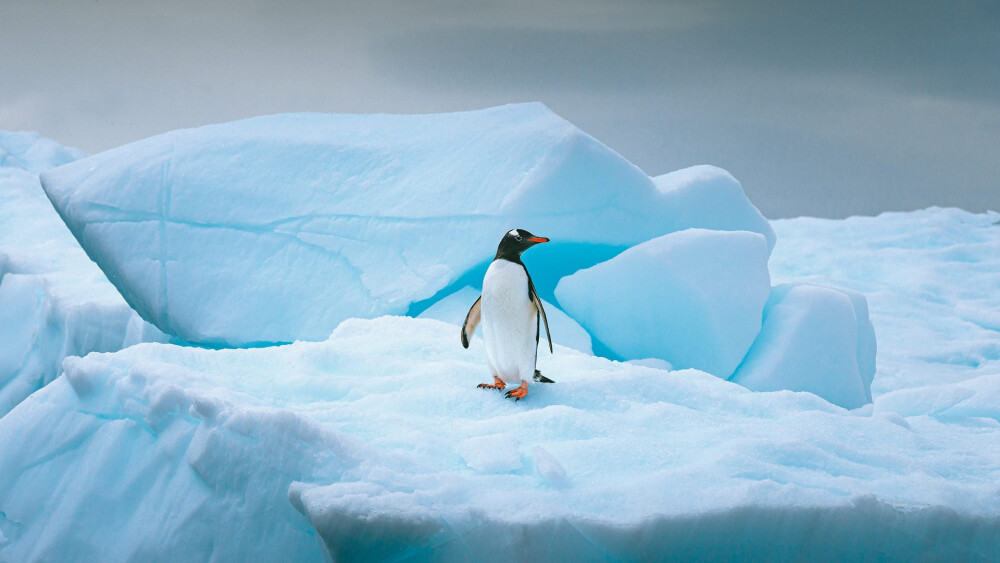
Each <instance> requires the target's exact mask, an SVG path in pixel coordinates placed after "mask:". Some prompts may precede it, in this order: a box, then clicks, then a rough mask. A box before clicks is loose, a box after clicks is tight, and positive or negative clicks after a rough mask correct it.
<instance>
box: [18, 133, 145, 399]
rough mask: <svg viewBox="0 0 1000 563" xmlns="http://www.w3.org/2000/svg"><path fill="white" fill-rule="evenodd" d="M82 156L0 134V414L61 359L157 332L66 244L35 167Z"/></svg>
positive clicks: (69, 239)
mask: <svg viewBox="0 0 1000 563" xmlns="http://www.w3.org/2000/svg"><path fill="white" fill-rule="evenodd" d="M80 156H82V153H80V152H79V151H76V150H73V149H67V148H63V147H61V146H59V145H58V144H56V143H55V142H53V141H51V140H49V139H44V138H42V137H39V136H38V135H37V134H34V133H10V132H0V343H2V344H0V416H2V415H3V414H5V413H6V412H7V411H9V410H10V409H12V408H13V407H14V406H15V405H17V404H18V403H20V402H21V401H22V400H23V399H24V398H25V397H27V396H28V395H30V394H31V393H32V392H34V391H35V390H37V389H40V388H41V387H42V386H44V385H45V384H46V383H48V382H50V381H52V380H53V379H55V378H56V377H57V376H58V375H59V373H60V371H61V368H60V365H61V364H62V359H63V358H64V357H66V356H82V355H85V354H87V353H88V352H92V351H100V352H106V351H113V350H118V349H119V348H122V347H123V346H127V345H129V344H133V343H136V342H141V341H148V340H161V339H163V335H162V334H161V333H160V332H159V331H158V330H156V329H155V328H154V327H152V326H151V325H149V324H147V323H145V322H143V321H142V319H140V318H139V317H138V315H136V314H135V313H134V312H133V311H132V309H130V308H129V307H128V305H126V303H125V301H124V300H123V299H122V298H121V296H120V295H119V294H118V292H117V291H115V288H114V287H113V286H112V285H111V284H110V283H109V282H108V280H107V278H106V277H105V276H104V274H103V273H102V272H101V270H100V269H98V267H97V266H96V265H95V264H94V263H93V262H91V261H90V260H89V259H88V258H87V256H86V254H85V253H84V252H83V250H82V249H81V248H80V246H79V245H78V244H77V243H76V241H75V240H74V239H73V236H72V235H71V234H70V232H69V230H67V229H66V225H65V224H63V222H62V221H61V220H60V219H59V215H58V214H57V213H56V212H55V210H54V209H53V208H52V205H51V204H50V203H49V201H48V199H46V197H45V193H44V192H43V191H42V187H41V186H40V185H39V183H38V170H41V169H45V168H48V167H50V166H58V165H60V164H64V163H66V162H68V161H70V160H73V159H75V158H79V157H80Z"/></svg>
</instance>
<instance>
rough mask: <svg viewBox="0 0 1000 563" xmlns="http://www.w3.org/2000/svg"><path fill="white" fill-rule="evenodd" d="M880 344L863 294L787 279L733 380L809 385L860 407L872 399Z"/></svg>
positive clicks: (774, 386) (763, 385) (764, 387)
mask: <svg viewBox="0 0 1000 563" xmlns="http://www.w3.org/2000/svg"><path fill="white" fill-rule="evenodd" d="M875 348H876V344H875V329H874V328H873V327H872V324H871V321H870V320H869V319H868V305H867V301H866V300H865V297H864V296H863V295H861V294H860V293H858V292H856V291H850V290H844V289H834V288H830V287H821V286H815V285H810V284H786V285H781V286H778V287H776V288H774V289H773V290H772V292H771V297H770V298H769V299H768V301H767V304H766V305H765V307H764V325H763V328H762V329H761V331H760V334H759V335H758V336H757V339H756V340H755V341H754V343H753V347H752V348H751V349H750V352H749V353H748V354H747V356H746V358H745V359H744V360H743V363H742V364H741V365H740V367H739V369H737V370H736V373H734V374H733V376H732V377H731V380H732V381H734V382H736V383H739V384H740V385H742V386H744V387H746V388H748V389H753V390H754V391H779V390H781V389H789V390H792V391H809V392H810V393H815V394H816V395H819V396H820V397H823V398H824V399H826V400H828V401H830V402H831V403H834V404H837V405H840V406H842V407H846V408H857V407H860V406H862V405H864V404H867V403H870V402H871V400H872V398H871V392H870V387H871V382H872V379H873V378H874V376H875Z"/></svg>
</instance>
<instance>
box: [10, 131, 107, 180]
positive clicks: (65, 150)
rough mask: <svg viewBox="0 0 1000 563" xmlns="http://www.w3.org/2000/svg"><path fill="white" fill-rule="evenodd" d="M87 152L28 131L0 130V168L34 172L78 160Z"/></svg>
mask: <svg viewBox="0 0 1000 563" xmlns="http://www.w3.org/2000/svg"><path fill="white" fill-rule="evenodd" d="M85 156H87V153H85V152H83V151H81V150H79V149H74V148H71V147H64V146H62V145H60V144H59V143H57V142H55V141H53V140H52V139H46V138H45V137H42V136H41V135H39V134H38V133H34V132H29V131H0V168H16V169H19V170H26V171H28V172H34V173H35V174H37V173H39V172H41V171H42V170H47V169H49V168H54V167H56V166H61V165H63V164H67V163H70V162H73V161H74V160H79V159H81V158H83V157H85Z"/></svg>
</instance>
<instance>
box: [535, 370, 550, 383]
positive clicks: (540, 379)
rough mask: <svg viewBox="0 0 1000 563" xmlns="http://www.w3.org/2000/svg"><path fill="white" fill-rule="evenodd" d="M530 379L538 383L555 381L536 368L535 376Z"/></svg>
mask: <svg viewBox="0 0 1000 563" xmlns="http://www.w3.org/2000/svg"><path fill="white" fill-rule="evenodd" d="M532 379H534V380H535V381H536V382H538V383H555V381H552V380H551V379H549V378H547V377H545V376H544V375H542V372H540V371H538V370H537V369H536V370H535V377H533V378H532Z"/></svg>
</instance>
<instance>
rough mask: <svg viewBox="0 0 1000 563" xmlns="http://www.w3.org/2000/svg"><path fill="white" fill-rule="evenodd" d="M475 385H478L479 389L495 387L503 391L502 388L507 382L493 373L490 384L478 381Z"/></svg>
mask: <svg viewBox="0 0 1000 563" xmlns="http://www.w3.org/2000/svg"><path fill="white" fill-rule="evenodd" d="M476 387H478V388H479V389H497V390H500V391H503V390H504V389H506V388H507V384H506V383H504V382H503V380H502V379H500V378H499V377H497V376H495V375H494V376H493V383H492V384H490V383H480V384H479V385H477V386H476Z"/></svg>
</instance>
